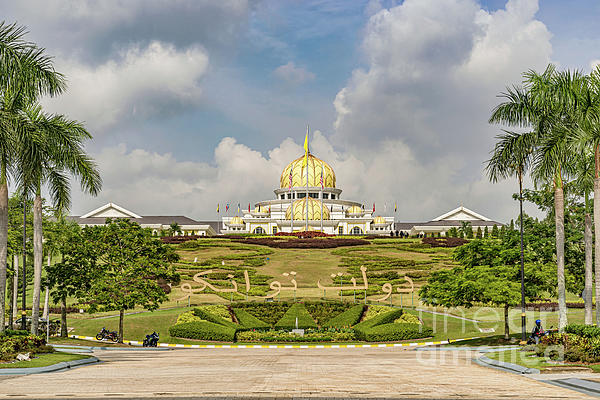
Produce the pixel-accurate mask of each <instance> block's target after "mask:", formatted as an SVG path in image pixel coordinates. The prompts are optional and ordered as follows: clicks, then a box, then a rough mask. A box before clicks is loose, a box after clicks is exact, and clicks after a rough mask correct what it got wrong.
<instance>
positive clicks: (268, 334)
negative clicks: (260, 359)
mask: <svg viewBox="0 0 600 400" xmlns="http://www.w3.org/2000/svg"><path fill="white" fill-rule="evenodd" d="M354 339H355V337H354V333H353V331H352V330H351V329H346V330H335V329H331V330H315V329H308V330H307V331H305V332H304V336H300V335H294V334H292V333H290V332H286V331H275V330H270V331H262V332H261V331H246V332H238V333H237V335H236V340H237V341H238V342H267V343H273V342H283V343H285V342H288V343H289V342H348V341H353V340H354Z"/></svg>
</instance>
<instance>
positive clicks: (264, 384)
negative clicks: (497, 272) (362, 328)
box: [0, 348, 586, 399]
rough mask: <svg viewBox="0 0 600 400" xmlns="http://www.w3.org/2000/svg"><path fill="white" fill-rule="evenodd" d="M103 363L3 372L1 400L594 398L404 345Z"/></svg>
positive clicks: (201, 353) (189, 354)
mask: <svg viewBox="0 0 600 400" xmlns="http://www.w3.org/2000/svg"><path fill="white" fill-rule="evenodd" d="M95 355H96V356H97V357H99V358H100V359H101V360H103V362H102V363H100V364H96V365H92V366H86V367H81V368H76V369H74V370H70V371H65V372H58V373H51V374H45V375H32V376H19V377H2V378H0V399H1V398H13V399H14V398H15V395H17V396H18V395H22V394H23V393H27V396H19V398H36V399H39V398H72V397H80V398H104V399H106V398H111V397H118V398H131V397H147V398H170V397H180V398H197V397H296V398H298V397H317V398H318V397H344V398H346V397H372V398H375V397H377V398H414V399H416V398H419V399H421V398H436V399H440V398H442V399H445V398H452V399H456V398H461V399H505V398H527V399H559V398H560V399H581V398H586V396H585V395H582V394H581V393H577V392H574V391H571V390H567V389H563V388H559V387H556V386H552V385H549V384H547V383H543V382H539V381H536V380H533V379H530V378H527V377H524V376H519V375H514V374H509V373H505V372H500V371H496V370H493V369H489V368H485V367H480V366H478V365H476V364H474V363H471V361H470V360H471V356H472V354H471V353H467V352H416V351H410V350H404V349H399V348H365V349H362V348H355V349H203V350H193V349H189V350H188V349H181V350H174V351H162V352H141V351H121V350H111V351H97V352H96V353H95Z"/></svg>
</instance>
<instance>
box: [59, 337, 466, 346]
mask: <svg viewBox="0 0 600 400" xmlns="http://www.w3.org/2000/svg"><path fill="white" fill-rule="evenodd" d="M70 337H71V338H73V339H83V340H91V341H94V342H99V343H102V341H100V340H97V339H96V338H94V337H91V336H78V335H71V336H70ZM473 339H478V337H472V338H463V339H455V340H442V341H435V342H414V343H376V344H302V345H300V344H178V343H177V344H174V343H159V344H158V347H168V348H184V349H346V348H375V347H419V346H439V345H444V344H450V343H455V342H462V341H464V340H473ZM123 343H126V344H129V345H132V346H141V345H142V342H138V341H135V340H123Z"/></svg>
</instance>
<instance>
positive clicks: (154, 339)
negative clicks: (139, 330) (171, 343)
mask: <svg viewBox="0 0 600 400" xmlns="http://www.w3.org/2000/svg"><path fill="white" fill-rule="evenodd" d="M158 339H159V335H158V333H156V332H152V334H150V335H146V339H144V347H156V346H158Z"/></svg>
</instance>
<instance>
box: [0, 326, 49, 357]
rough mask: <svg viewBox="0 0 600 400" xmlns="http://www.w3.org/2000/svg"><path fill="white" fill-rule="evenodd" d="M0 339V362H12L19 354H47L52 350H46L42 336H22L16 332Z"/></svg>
mask: <svg viewBox="0 0 600 400" xmlns="http://www.w3.org/2000/svg"><path fill="white" fill-rule="evenodd" d="M14 333H15V331H12V332H11V334H10V335H3V336H2V337H0V360H2V361H10V360H13V359H14V358H15V357H16V356H17V354H19V353H47V352H52V351H53V349H48V348H47V347H46V346H45V345H46V339H45V338H43V337H42V336H34V335H23V334H22V333H20V332H18V333H16V334H14Z"/></svg>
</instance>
